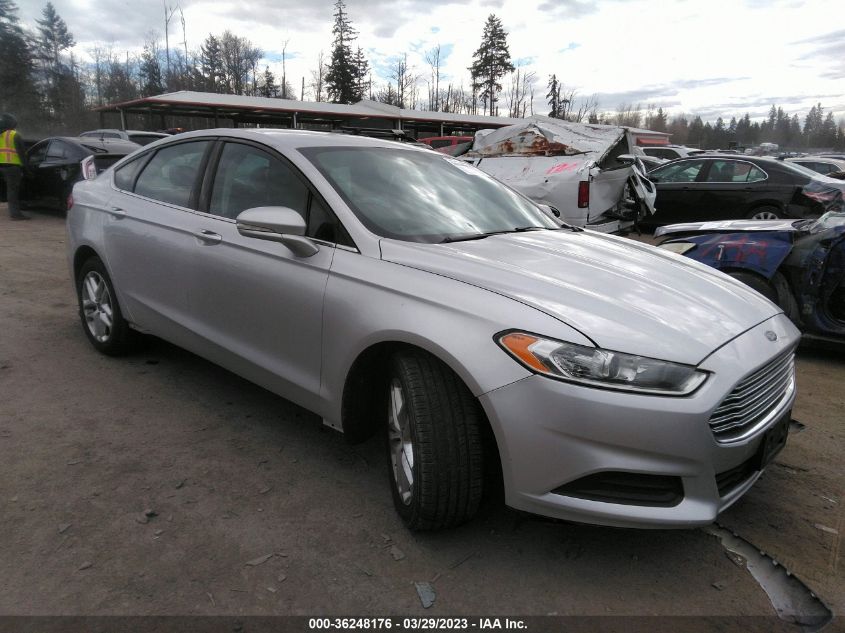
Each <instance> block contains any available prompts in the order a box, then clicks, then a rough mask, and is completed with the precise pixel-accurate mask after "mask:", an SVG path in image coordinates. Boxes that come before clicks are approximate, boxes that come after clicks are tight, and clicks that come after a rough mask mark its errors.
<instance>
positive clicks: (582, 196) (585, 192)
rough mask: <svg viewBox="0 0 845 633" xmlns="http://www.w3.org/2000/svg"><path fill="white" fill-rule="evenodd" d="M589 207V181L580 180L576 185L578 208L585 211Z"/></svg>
mask: <svg viewBox="0 0 845 633" xmlns="http://www.w3.org/2000/svg"><path fill="white" fill-rule="evenodd" d="M589 206H590V181H589V180H582V181H581V182H579V183H578V208H579V209H586V208H587V207H589Z"/></svg>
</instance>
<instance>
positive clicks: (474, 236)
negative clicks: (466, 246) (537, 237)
mask: <svg viewBox="0 0 845 633" xmlns="http://www.w3.org/2000/svg"><path fill="white" fill-rule="evenodd" d="M554 230H556V229H552V228H547V227H545V226H519V227H516V228H513V229H504V230H502V231H487V232H486V233H470V234H469V235H447V236H446V237H444V238H443V239H442V240H440V243H441V244H449V243H450V242H468V241H469V240H483V239H484V238H485V237H490V236H491V235H503V234H505V233H525V232H527V231H554Z"/></svg>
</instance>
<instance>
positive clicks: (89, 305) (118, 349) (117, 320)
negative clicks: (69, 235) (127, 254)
mask: <svg viewBox="0 0 845 633" xmlns="http://www.w3.org/2000/svg"><path fill="white" fill-rule="evenodd" d="M76 294H77V298H78V300H79V317H80V319H81V321H82V329H83V330H84V331H85V336H87V337H88V340H89V341H91V344H92V345H93V346H94V347H95V348H96V349H97V351H99V352H102V353H103V354H107V355H109V356H118V355H120V354H125V353H126V352H128V351H130V349H131V348H132V347H133V344H134V343H135V339H136V336H137V335H136V333H135V332H134V331H133V330H132V329H130V327H129V324H128V323H127V322H126V320H125V319H124V318H123V314H122V313H121V311H120V305H118V303H117V294H116V293H115V291H114V285H113V284H112V281H111V278H110V277H109V274H108V271H106V267H105V265H104V264H103V262H102V260H101V259H100V258H99V257H91V258H89V259H88V260H87V261H86V262H85V263H84V264H83V265H82V268H80V269H79V274H78V275H77V277H76Z"/></svg>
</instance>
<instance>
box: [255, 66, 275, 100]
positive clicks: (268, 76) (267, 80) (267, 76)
mask: <svg viewBox="0 0 845 633" xmlns="http://www.w3.org/2000/svg"><path fill="white" fill-rule="evenodd" d="M258 94H259V95H261V96H262V97H278V96H279V86H278V85H276V76H275V75H274V74H273V71H271V70H270V67H269V66H265V67H264V76H263V77H262V80H261V85H260V86H259V88H258Z"/></svg>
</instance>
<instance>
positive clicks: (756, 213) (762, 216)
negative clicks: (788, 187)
mask: <svg viewBox="0 0 845 633" xmlns="http://www.w3.org/2000/svg"><path fill="white" fill-rule="evenodd" d="M782 217H783V211H781V210H780V209H779V208H778V207H776V206H773V205H766V206H764V207H757V208H756V209H752V210H751V213H749V214H748V219H749V220H780V219H781V218H782Z"/></svg>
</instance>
